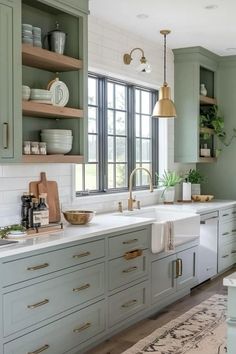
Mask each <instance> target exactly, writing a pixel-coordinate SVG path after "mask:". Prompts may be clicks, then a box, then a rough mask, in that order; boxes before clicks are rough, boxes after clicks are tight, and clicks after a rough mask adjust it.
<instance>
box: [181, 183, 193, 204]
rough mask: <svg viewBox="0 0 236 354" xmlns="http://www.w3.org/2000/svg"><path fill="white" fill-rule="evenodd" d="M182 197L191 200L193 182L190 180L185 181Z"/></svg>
mask: <svg viewBox="0 0 236 354" xmlns="http://www.w3.org/2000/svg"><path fill="white" fill-rule="evenodd" d="M182 199H183V200H184V201H190V200H191V183H190V182H183V185H182Z"/></svg>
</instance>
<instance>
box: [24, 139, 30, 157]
mask: <svg viewBox="0 0 236 354" xmlns="http://www.w3.org/2000/svg"><path fill="white" fill-rule="evenodd" d="M23 153H24V155H30V154H31V146H30V141H24V144H23Z"/></svg>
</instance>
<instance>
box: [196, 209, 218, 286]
mask: <svg viewBox="0 0 236 354" xmlns="http://www.w3.org/2000/svg"><path fill="white" fill-rule="evenodd" d="M200 222H201V225H200V245H199V262H198V283H199V284H200V283H202V282H204V281H205V280H207V279H210V278H212V277H213V276H214V275H216V274H217V240H218V229H219V219H218V212H217V211H216V212H212V213H207V214H203V215H201V218H200Z"/></svg>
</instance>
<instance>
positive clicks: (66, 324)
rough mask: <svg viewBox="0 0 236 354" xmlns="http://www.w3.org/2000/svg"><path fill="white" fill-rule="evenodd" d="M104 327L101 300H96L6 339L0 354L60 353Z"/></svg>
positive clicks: (101, 330)
mask: <svg viewBox="0 0 236 354" xmlns="http://www.w3.org/2000/svg"><path fill="white" fill-rule="evenodd" d="M104 330H105V311H104V302H103V301H100V302H98V303H96V304H94V305H91V306H89V307H87V308H85V309H83V310H80V311H77V312H74V313H72V314H71V315H68V316H66V317H63V318H61V319H60V320H57V321H55V322H53V323H51V324H49V325H47V326H44V327H42V328H40V329H38V330H36V331H33V332H31V333H29V334H27V335H25V336H22V337H20V338H18V339H16V340H13V341H11V342H8V343H6V344H5V345H4V354H27V353H28V354H29V353H41V352H43V353H45V354H64V353H65V352H67V351H69V350H70V349H72V348H74V347H76V346H78V345H79V344H81V343H83V342H85V341H87V340H88V339H89V338H91V337H93V336H95V335H97V334H98V333H101V332H103V331H104ZM40 349H41V351H40ZM43 349H44V350H43Z"/></svg>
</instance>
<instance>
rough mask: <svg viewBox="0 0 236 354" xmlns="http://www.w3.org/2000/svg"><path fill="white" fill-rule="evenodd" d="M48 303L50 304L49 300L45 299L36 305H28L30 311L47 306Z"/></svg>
mask: <svg viewBox="0 0 236 354" xmlns="http://www.w3.org/2000/svg"><path fill="white" fill-rule="evenodd" d="M48 303H49V300H48V299H45V300H43V301H40V302H37V303H36V304H33V305H27V307H28V309H35V308H36V307H40V306H43V305H46V304H48Z"/></svg>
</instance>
